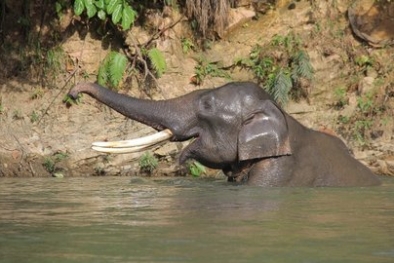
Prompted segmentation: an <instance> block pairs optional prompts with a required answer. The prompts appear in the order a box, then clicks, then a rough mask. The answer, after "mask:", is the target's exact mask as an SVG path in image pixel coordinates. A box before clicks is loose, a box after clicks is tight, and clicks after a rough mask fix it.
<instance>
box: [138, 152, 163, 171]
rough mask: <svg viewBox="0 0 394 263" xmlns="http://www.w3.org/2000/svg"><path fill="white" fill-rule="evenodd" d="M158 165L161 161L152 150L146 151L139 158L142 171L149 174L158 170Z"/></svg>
mask: <svg viewBox="0 0 394 263" xmlns="http://www.w3.org/2000/svg"><path fill="white" fill-rule="evenodd" d="M158 165H159V161H158V160H157V158H156V157H155V156H153V155H152V154H151V153H150V152H145V153H144V154H143V155H142V156H141V158H140V160H139V166H140V169H141V171H144V172H147V173H149V174H151V173H152V172H153V171H154V170H156V168H157V166H158Z"/></svg>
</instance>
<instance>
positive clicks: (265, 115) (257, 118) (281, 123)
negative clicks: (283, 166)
mask: <svg viewBox="0 0 394 263" xmlns="http://www.w3.org/2000/svg"><path fill="white" fill-rule="evenodd" d="M290 154H291V148H290V140H289V130H288V125H287V121H286V117H285V115H284V113H283V112H282V110H281V109H279V108H278V106H276V105H275V104H274V102H272V101H270V100H265V101H263V102H262V104H261V108H260V109H259V110H257V111H256V112H254V113H252V114H251V115H250V117H249V118H248V119H247V120H246V121H245V122H244V123H243V125H242V128H241V130H240V132H239V135H238V158H239V160H240V161H244V160H249V159H256V158H268V157H276V156H283V155H290Z"/></svg>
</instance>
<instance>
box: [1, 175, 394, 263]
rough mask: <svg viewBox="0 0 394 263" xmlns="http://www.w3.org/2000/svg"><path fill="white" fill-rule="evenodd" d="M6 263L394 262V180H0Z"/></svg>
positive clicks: (2, 235)
mask: <svg viewBox="0 0 394 263" xmlns="http://www.w3.org/2000/svg"><path fill="white" fill-rule="evenodd" d="M0 213H1V214H0V262H40V263H42V262H275V263H278V262H358V263H360V262H394V178H384V184H383V185H382V186H379V187H370V188H259V187H248V186H234V185H231V184H228V183H226V182H224V181H222V180H207V179H201V178H197V179H196V178H138V177H136V178H132V177H86V178H62V179H61V178H0Z"/></svg>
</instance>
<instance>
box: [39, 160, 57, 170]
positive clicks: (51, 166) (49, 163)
mask: <svg viewBox="0 0 394 263" xmlns="http://www.w3.org/2000/svg"><path fill="white" fill-rule="evenodd" d="M42 165H43V166H44V168H45V170H47V171H48V172H49V173H53V172H54V171H55V162H54V160H53V159H52V158H51V157H45V159H44V162H43V164H42Z"/></svg>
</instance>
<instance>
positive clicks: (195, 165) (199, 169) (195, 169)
mask: <svg viewBox="0 0 394 263" xmlns="http://www.w3.org/2000/svg"><path fill="white" fill-rule="evenodd" d="M188 167H189V172H190V174H191V175H192V176H193V177H200V176H201V175H202V174H205V173H206V169H205V166H204V165H202V164H200V163H199V162H197V161H192V162H190V163H189V165H188Z"/></svg>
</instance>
